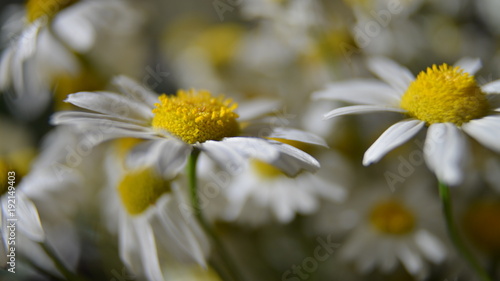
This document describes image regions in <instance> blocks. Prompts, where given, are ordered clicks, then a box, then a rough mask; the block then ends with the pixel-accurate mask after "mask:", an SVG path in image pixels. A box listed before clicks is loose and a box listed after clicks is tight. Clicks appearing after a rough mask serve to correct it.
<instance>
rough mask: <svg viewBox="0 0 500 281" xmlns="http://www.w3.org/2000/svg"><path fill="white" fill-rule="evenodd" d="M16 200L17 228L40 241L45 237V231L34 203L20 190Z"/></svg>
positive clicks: (34, 239)
mask: <svg viewBox="0 0 500 281" xmlns="http://www.w3.org/2000/svg"><path fill="white" fill-rule="evenodd" d="M16 200H17V201H16V203H17V215H18V216H19V221H18V223H19V230H21V231H22V232H23V233H24V234H25V235H26V236H27V237H29V238H30V239H31V240H33V241H37V242H42V241H43V240H44V239H45V232H44V231H43V228H42V223H41V222H40V217H39V215H38V210H37V208H36V206H35V204H33V202H32V201H31V200H30V199H29V198H27V197H26V196H24V194H23V193H21V192H18V194H17V198H16Z"/></svg>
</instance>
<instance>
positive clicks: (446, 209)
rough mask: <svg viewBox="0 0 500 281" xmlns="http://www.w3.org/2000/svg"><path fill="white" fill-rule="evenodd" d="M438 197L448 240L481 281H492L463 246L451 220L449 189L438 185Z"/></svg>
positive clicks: (440, 184) (444, 185)
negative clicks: (441, 206) (441, 205)
mask: <svg viewBox="0 0 500 281" xmlns="http://www.w3.org/2000/svg"><path fill="white" fill-rule="evenodd" d="M439 195H440V197H441V202H442V204H443V213H444V217H445V220H446V227H447V229H448V234H449V235H450V238H451V240H452V242H453V244H454V245H455V247H456V248H457V250H458V252H459V253H460V254H461V255H462V257H463V258H464V259H465V260H466V261H467V262H468V263H469V265H470V266H471V267H472V269H473V270H474V271H475V272H476V274H477V275H478V276H479V278H480V280H482V281H492V279H491V278H490V277H489V276H488V274H487V273H486V271H485V270H484V269H483V267H482V266H481V265H480V264H479V262H478V261H477V259H476V258H475V257H474V256H473V255H472V253H471V252H470V250H469V249H468V248H467V246H466V245H465V243H464V241H463V240H462V238H461V237H460V234H459V233H458V229H457V226H456V224H455V222H454V220H453V213H452V211H451V210H452V206H451V196H450V189H449V187H448V186H447V185H446V184H444V183H441V182H440V183H439Z"/></svg>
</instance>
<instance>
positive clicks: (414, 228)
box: [320, 183, 448, 277]
mask: <svg viewBox="0 0 500 281" xmlns="http://www.w3.org/2000/svg"><path fill="white" fill-rule="evenodd" d="M418 187H419V188H410V186H406V187H404V188H400V189H398V190H397V191H396V192H395V193H391V192H390V190H389V189H387V188H386V187H385V186H384V185H378V186H377V185H375V186H374V185H373V183H370V185H369V190H366V189H364V188H363V189H362V190H358V192H355V193H353V194H352V196H351V197H350V198H349V199H348V200H347V201H346V202H345V203H343V204H341V205H338V206H334V208H335V209H325V210H326V211H327V213H324V215H325V216H323V217H322V220H321V221H320V222H321V223H322V224H325V222H327V223H328V224H329V227H330V228H335V232H338V233H342V232H343V233H344V234H347V236H346V240H345V241H344V243H342V246H341V247H340V249H339V255H340V258H342V259H344V260H347V261H351V262H354V263H355V265H356V268H357V270H358V271H359V272H361V273H363V274H368V273H369V272H371V271H373V270H375V269H379V270H380V271H381V272H383V273H391V272H393V271H395V270H396V269H397V267H398V266H399V265H402V266H403V267H404V268H405V269H406V271H407V272H408V273H410V274H411V275H413V276H418V277H425V276H427V275H428V274H429V270H430V264H429V262H430V263H433V264H436V265H437V264H440V263H442V262H443V261H444V260H445V259H446V257H447V256H448V252H447V251H448V249H447V247H446V244H445V243H444V242H443V239H442V238H441V236H442V234H443V233H442V232H443V230H442V229H440V228H436V226H439V225H440V223H442V222H441V221H439V218H438V217H436V216H435V212H436V211H438V210H439V203H438V201H437V200H436V199H435V198H434V197H433V196H432V195H431V194H429V192H428V190H426V189H425V188H423V186H422V185H421V184H419V185H418ZM367 188H368V186H367ZM332 210H335V212H332ZM328 213H329V214H328ZM436 219H437V220H436Z"/></svg>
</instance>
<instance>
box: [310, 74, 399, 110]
mask: <svg viewBox="0 0 500 281" xmlns="http://www.w3.org/2000/svg"><path fill="white" fill-rule="evenodd" d="M312 98H313V99H315V100H316V99H330V100H338V101H343V102H348V103H354V104H371V105H398V104H399V95H398V94H397V93H396V91H394V89H393V88H392V87H390V86H389V85H387V84H386V83H383V82H380V81H377V80H371V79H355V80H349V81H346V82H338V83H331V84H329V85H327V86H326V89H324V90H321V91H317V92H314V93H313V94H312Z"/></svg>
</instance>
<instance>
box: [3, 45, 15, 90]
mask: <svg viewBox="0 0 500 281" xmlns="http://www.w3.org/2000/svg"><path fill="white" fill-rule="evenodd" d="M14 53H15V48H13V47H10V48H7V49H6V50H4V51H3V54H2V58H1V59H0V89H2V90H4V91H5V90H6V89H7V88H8V87H10V85H11V84H12V70H11V65H12V63H13V62H12V59H13V57H14Z"/></svg>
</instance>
